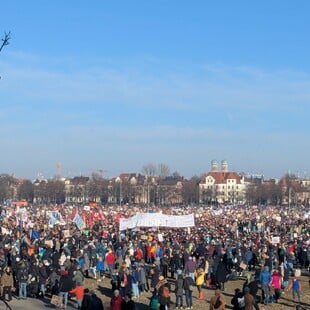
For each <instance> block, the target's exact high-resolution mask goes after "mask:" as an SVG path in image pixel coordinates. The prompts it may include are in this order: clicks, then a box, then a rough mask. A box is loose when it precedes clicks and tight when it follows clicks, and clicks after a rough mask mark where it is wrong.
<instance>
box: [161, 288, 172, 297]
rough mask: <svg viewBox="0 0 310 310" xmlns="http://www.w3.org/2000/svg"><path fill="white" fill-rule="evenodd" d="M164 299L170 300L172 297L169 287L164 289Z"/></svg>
mask: <svg viewBox="0 0 310 310" xmlns="http://www.w3.org/2000/svg"><path fill="white" fill-rule="evenodd" d="M161 295H162V296H163V297H165V298H169V297H170V291H169V288H168V287H167V286H164V287H163V292H162V294H161Z"/></svg>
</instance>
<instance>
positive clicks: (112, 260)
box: [106, 253, 115, 265]
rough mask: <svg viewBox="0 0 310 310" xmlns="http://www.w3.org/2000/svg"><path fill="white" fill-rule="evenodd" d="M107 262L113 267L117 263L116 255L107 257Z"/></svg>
mask: <svg viewBox="0 0 310 310" xmlns="http://www.w3.org/2000/svg"><path fill="white" fill-rule="evenodd" d="M106 261H107V263H108V265H113V264H114V263H115V255H114V253H108V254H107V256H106Z"/></svg>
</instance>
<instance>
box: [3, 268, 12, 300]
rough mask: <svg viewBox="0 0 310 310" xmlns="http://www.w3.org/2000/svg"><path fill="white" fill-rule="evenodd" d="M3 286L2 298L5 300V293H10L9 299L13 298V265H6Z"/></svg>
mask: <svg viewBox="0 0 310 310" xmlns="http://www.w3.org/2000/svg"><path fill="white" fill-rule="evenodd" d="M0 286H2V298H3V299H4V300H5V295H6V294H7V295H8V301H11V300H12V289H13V287H14V279H13V273H12V270H11V267H6V268H5V269H4V272H3V274H2V276H1V279H0Z"/></svg>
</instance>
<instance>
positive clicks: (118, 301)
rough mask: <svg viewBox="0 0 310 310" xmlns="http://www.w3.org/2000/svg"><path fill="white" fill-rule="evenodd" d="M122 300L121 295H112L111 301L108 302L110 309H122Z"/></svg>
mask: <svg viewBox="0 0 310 310" xmlns="http://www.w3.org/2000/svg"><path fill="white" fill-rule="evenodd" d="M122 301H123V298H122V296H121V295H118V296H117V297H115V296H113V297H112V298H111V302H110V309H111V310H121V309H122Z"/></svg>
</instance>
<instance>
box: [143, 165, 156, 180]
mask: <svg viewBox="0 0 310 310" xmlns="http://www.w3.org/2000/svg"><path fill="white" fill-rule="evenodd" d="M142 173H144V174H145V175H146V176H148V177H150V176H154V175H155V174H156V166H155V165H154V164H147V165H144V166H143V167H142Z"/></svg>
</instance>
